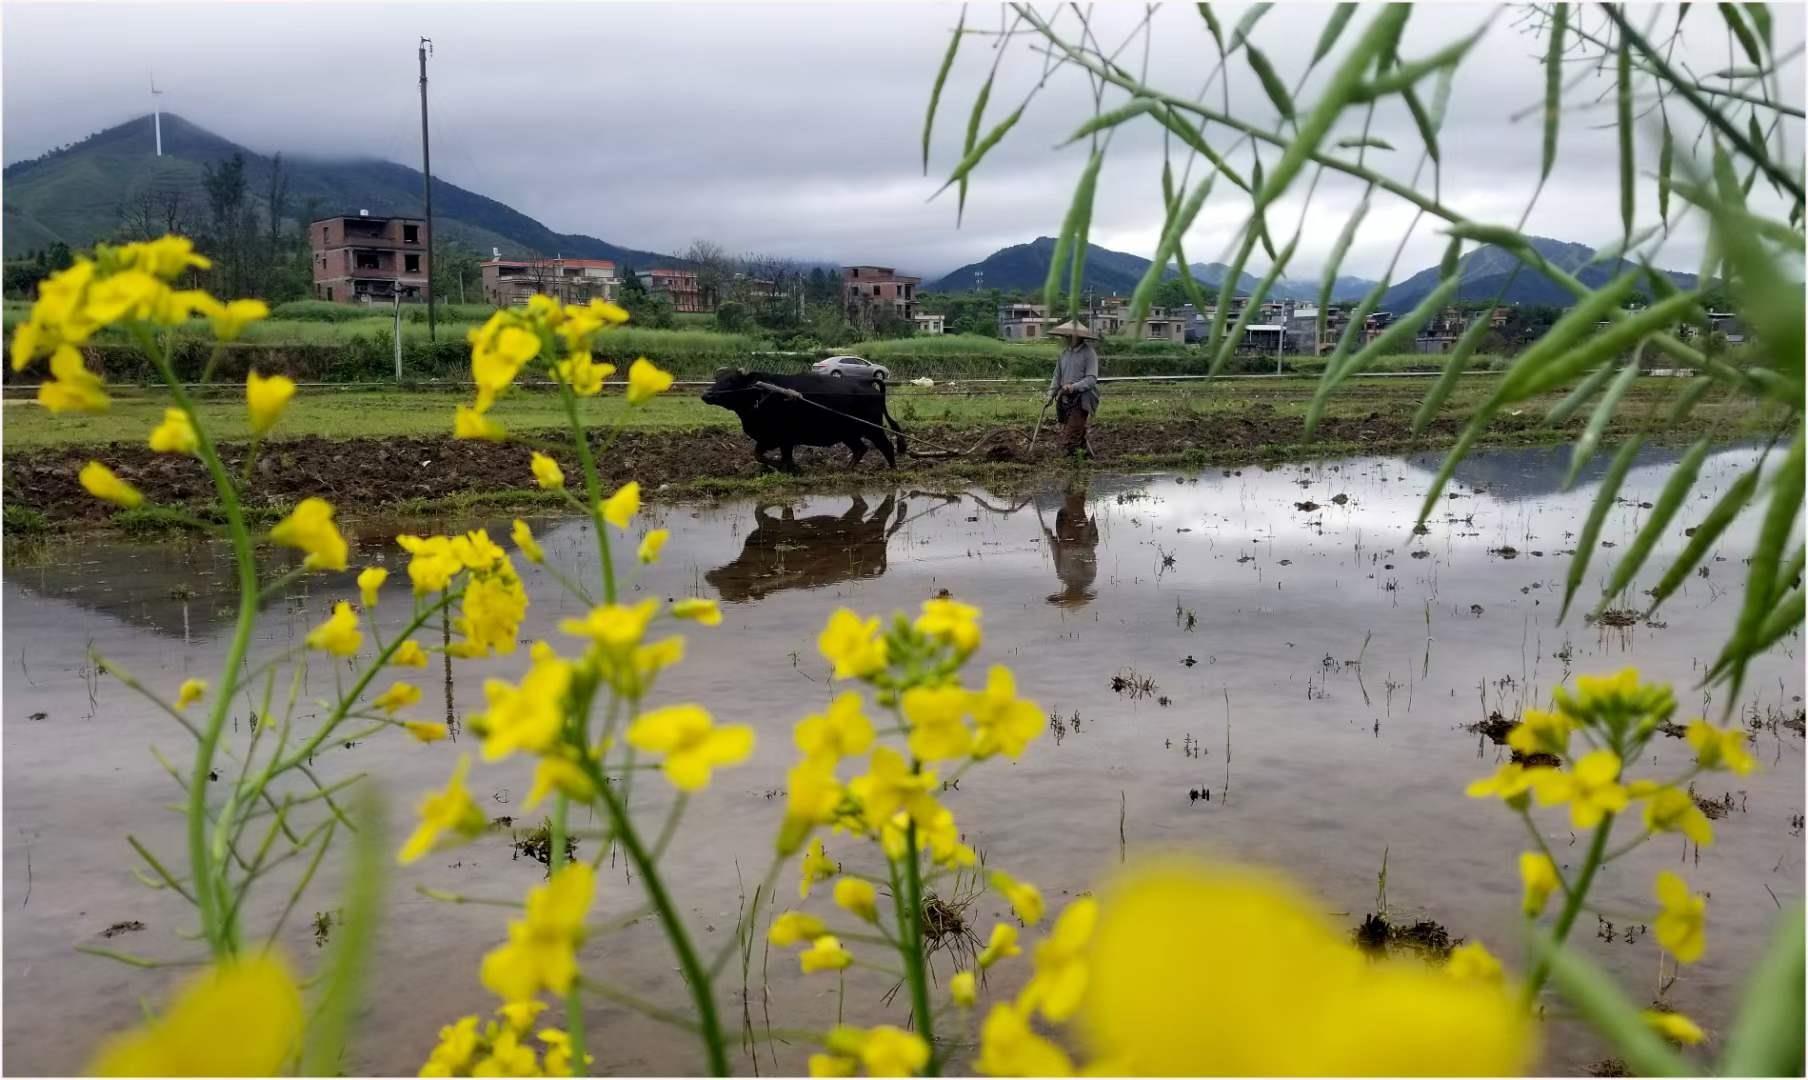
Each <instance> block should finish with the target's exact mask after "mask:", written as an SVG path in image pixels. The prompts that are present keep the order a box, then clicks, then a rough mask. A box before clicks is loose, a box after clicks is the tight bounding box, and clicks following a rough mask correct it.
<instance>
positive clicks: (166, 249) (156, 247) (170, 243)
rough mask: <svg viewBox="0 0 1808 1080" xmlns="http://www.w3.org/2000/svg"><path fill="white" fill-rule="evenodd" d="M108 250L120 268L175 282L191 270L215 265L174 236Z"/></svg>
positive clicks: (188, 244)
mask: <svg viewBox="0 0 1808 1080" xmlns="http://www.w3.org/2000/svg"><path fill="white" fill-rule="evenodd" d="M107 251H108V253H109V254H111V255H112V256H113V258H114V260H116V262H117V265H118V266H119V267H120V268H122V269H131V270H141V271H143V272H144V273H147V274H151V275H154V276H156V277H160V278H163V279H165V280H174V279H175V278H176V277H178V276H179V275H181V274H182V273H183V272H184V271H187V270H189V269H191V268H192V269H195V270H206V269H207V268H208V267H210V266H212V265H213V263H212V262H210V261H209V260H208V259H207V257H206V256H205V255H198V254H196V253H195V244H194V241H192V240H190V239H189V238H188V237H186V236H177V235H175V234H173V233H170V234H166V235H164V236H160V237H158V238H157V239H155V240H139V241H134V242H133V243H130V244H121V245H120V246H118V247H115V248H111V249H107Z"/></svg>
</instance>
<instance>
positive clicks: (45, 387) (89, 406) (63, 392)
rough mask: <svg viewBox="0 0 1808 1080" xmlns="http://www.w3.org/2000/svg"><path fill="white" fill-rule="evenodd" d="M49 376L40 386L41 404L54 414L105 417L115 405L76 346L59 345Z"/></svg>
mask: <svg viewBox="0 0 1808 1080" xmlns="http://www.w3.org/2000/svg"><path fill="white" fill-rule="evenodd" d="M50 373H51V376H52V377H51V378H49V379H46V380H44V382H43V383H41V384H39V386H38V404H39V405H42V406H44V407H45V408H46V409H49V410H50V411H51V412H53V413H103V412H106V411H107V407H108V406H109V405H111V404H112V402H113V399H111V398H109V397H108V396H107V392H106V390H105V389H103V388H104V387H105V386H106V383H105V382H104V381H103V380H102V379H101V377H100V376H99V375H96V374H94V373H93V372H92V371H89V370H88V366H87V365H86V364H84V363H83V362H82V354H81V353H80V352H78V351H76V349H75V348H74V347H73V346H69V345H60V346H58V347H57V349H56V351H55V352H53V353H51V354H50Z"/></svg>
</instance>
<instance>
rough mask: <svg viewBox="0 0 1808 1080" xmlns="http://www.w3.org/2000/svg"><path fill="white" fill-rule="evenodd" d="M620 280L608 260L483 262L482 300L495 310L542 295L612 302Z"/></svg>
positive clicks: (496, 258)
mask: <svg viewBox="0 0 1808 1080" xmlns="http://www.w3.org/2000/svg"><path fill="white" fill-rule="evenodd" d="M620 286H621V279H620V278H619V277H617V276H616V274H615V263H613V262H611V261H610V260H608V259H566V258H561V257H554V258H551V259H539V258H528V259H505V258H503V257H502V256H500V255H496V256H494V257H492V258H489V259H486V260H484V263H483V298H484V299H485V300H486V301H488V302H489V303H491V304H494V305H496V306H497V307H508V306H510V305H512V304H525V303H527V298H528V297H530V296H533V295H534V294H536V293H544V294H545V295H547V296H551V297H553V298H555V299H557V300H560V301H562V302H564V303H567V304H583V303H588V302H589V301H591V300H614V299H615V294H616V290H617V289H618V288H620Z"/></svg>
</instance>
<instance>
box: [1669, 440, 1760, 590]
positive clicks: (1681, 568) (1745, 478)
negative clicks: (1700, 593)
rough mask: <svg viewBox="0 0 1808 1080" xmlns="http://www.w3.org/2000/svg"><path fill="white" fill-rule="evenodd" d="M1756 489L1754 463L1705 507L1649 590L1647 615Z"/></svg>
mask: <svg viewBox="0 0 1808 1080" xmlns="http://www.w3.org/2000/svg"><path fill="white" fill-rule="evenodd" d="M1756 490H1758V468H1757V466H1753V467H1752V468H1751V469H1750V470H1749V471H1748V472H1746V473H1744V474H1743V475H1741V476H1740V477H1739V479H1737V480H1735V481H1733V484H1732V486H1731V487H1729V488H1727V489H1726V494H1724V495H1722V496H1720V501H1719V502H1716V503H1715V504H1714V508H1713V509H1712V510H1709V511H1708V516H1707V517H1705V518H1702V519H1701V524H1699V525H1697V526H1695V533H1694V535H1692V536H1690V537H1689V542H1688V544H1686V545H1685V546H1684V547H1683V550H1682V554H1681V555H1678V556H1677V557H1676V558H1675V559H1674V560H1673V561H1672V562H1671V563H1670V568H1669V569H1668V570H1665V571H1664V576H1663V577H1662V578H1660V579H1658V582H1657V586H1656V587H1655V588H1653V589H1652V590H1651V606H1650V607H1649V608H1648V609H1646V611H1645V615H1646V617H1647V618H1649V617H1650V616H1651V615H1653V614H1655V613H1656V611H1657V607H1658V605H1659V604H1662V603H1663V602H1664V601H1665V600H1668V599H1669V598H1670V594H1671V593H1673V592H1675V591H1676V590H1677V588H1678V587H1679V586H1681V585H1682V583H1683V581H1684V580H1685V579H1686V578H1688V576H1689V572H1690V571H1692V570H1694V569H1695V566H1696V564H1697V563H1699V562H1701V560H1702V558H1703V557H1705V556H1706V555H1707V553H1708V549H1709V548H1711V547H1713V546H1714V541H1716V540H1718V539H1720V534H1721V533H1723V532H1725V531H1726V527H1727V526H1728V525H1731V524H1732V523H1733V519H1734V518H1736V517H1738V516H1739V511H1741V510H1743V509H1745V504H1746V503H1748V502H1750V501H1751V497H1752V493H1753V492H1754V491H1756Z"/></svg>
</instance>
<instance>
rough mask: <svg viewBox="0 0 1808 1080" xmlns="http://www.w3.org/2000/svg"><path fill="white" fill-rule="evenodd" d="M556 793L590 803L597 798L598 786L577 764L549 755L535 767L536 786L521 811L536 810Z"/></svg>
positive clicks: (528, 793) (531, 789)
mask: <svg viewBox="0 0 1808 1080" xmlns="http://www.w3.org/2000/svg"><path fill="white" fill-rule="evenodd" d="M554 792H558V793H560V794H563V795H566V796H569V797H570V798H572V799H576V800H577V801H578V802H589V801H591V800H592V799H595V798H596V785H595V784H592V783H591V782H590V776H589V774H588V773H586V772H585V771H584V769H583V766H581V765H579V764H578V763H577V762H575V761H572V760H571V759H570V758H565V757H558V756H556V755H553V754H548V755H546V756H545V757H542V758H541V759H540V760H539V762H538V763H537V764H535V765H534V786H533V787H532V788H530V789H528V792H527V799H526V800H525V801H524V802H522V804H521V809H523V810H532V809H534V808H535V807H537V806H539V805H540V802H541V800H543V799H545V798H546V797H547V796H549V795H551V794H553V793H554Z"/></svg>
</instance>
